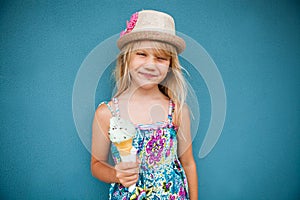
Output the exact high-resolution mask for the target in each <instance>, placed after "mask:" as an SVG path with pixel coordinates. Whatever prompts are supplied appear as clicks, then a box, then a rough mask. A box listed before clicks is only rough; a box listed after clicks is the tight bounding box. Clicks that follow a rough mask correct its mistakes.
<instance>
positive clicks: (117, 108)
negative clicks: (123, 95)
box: [112, 97, 120, 117]
mask: <svg viewBox="0 0 300 200" xmlns="http://www.w3.org/2000/svg"><path fill="white" fill-rule="evenodd" d="M112 100H113V102H114V105H115V108H116V112H115V113H116V116H117V117H120V109H119V101H118V99H117V98H116V97H113V99H112Z"/></svg>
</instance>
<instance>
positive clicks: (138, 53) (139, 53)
mask: <svg viewBox="0 0 300 200" xmlns="http://www.w3.org/2000/svg"><path fill="white" fill-rule="evenodd" d="M136 55H138V56H146V54H145V53H143V52H137V53H136Z"/></svg>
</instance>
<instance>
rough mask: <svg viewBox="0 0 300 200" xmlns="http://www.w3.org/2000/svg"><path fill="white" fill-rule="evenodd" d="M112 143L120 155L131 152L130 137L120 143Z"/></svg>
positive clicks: (126, 154)
mask: <svg viewBox="0 0 300 200" xmlns="http://www.w3.org/2000/svg"><path fill="white" fill-rule="evenodd" d="M114 144H115V146H116V147H117V149H118V151H119V153H120V156H128V155H130V154H131V152H130V151H131V148H132V138H130V139H129V140H125V141H123V142H120V143H117V142H115V143H114Z"/></svg>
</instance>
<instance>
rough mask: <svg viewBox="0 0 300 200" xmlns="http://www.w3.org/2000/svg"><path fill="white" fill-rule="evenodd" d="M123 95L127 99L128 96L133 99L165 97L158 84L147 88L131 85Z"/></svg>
mask: <svg viewBox="0 0 300 200" xmlns="http://www.w3.org/2000/svg"><path fill="white" fill-rule="evenodd" d="M122 96H123V97H124V98H126V99H127V98H128V99H132V100H133V99H135V100H150V99H157V98H162V97H164V95H163V94H162V93H161V91H160V90H159V88H158V85H157V86H155V87H152V88H147V89H145V88H142V87H139V88H136V87H130V88H128V90H127V91H126V92H125V93H124V95H122Z"/></svg>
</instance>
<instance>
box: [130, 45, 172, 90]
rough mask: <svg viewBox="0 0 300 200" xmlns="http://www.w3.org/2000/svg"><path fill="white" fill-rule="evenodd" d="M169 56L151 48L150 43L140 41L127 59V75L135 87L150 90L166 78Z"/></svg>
mask: <svg viewBox="0 0 300 200" xmlns="http://www.w3.org/2000/svg"><path fill="white" fill-rule="evenodd" d="M170 62H171V56H169V55H167V54H166V53H164V51H163V50H159V49H157V48H155V47H154V46H153V43H152V42H151V41H142V42H141V43H140V45H138V47H137V48H135V49H134V50H133V51H132V53H131V55H130V59H129V73H130V75H131V80H132V84H134V85H135V86H136V87H142V88H145V89H146V88H151V87H153V86H157V84H159V83H161V82H162V81H163V80H164V79H165V77H166V76H167V73H168V70H169V66H170Z"/></svg>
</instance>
